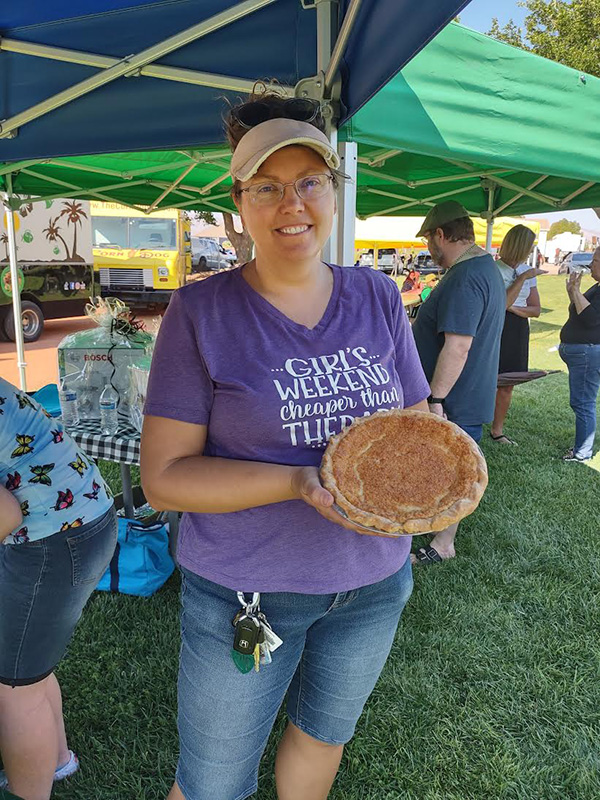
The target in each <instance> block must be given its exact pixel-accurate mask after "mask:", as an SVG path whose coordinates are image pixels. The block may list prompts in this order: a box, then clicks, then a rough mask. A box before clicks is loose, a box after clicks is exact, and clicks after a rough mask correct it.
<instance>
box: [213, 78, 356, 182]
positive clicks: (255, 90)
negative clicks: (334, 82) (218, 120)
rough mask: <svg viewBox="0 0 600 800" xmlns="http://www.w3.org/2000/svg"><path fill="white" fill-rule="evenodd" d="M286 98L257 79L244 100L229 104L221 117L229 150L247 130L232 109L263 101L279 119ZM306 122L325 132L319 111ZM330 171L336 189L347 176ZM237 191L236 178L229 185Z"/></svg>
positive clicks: (282, 91) (336, 171)
mask: <svg viewBox="0 0 600 800" xmlns="http://www.w3.org/2000/svg"><path fill="white" fill-rule="evenodd" d="M288 99H289V95H287V94H286V93H285V91H284V90H283V89H281V90H278V89H277V88H273V82H271V84H270V85H269V86H267V84H266V83H264V82H263V81H257V82H256V83H255V84H254V86H253V87H252V92H251V93H250V94H249V95H248V97H247V98H246V99H245V100H243V99H242V98H240V102H239V103H238V104H237V105H236V106H230V107H229V110H228V111H227V113H226V114H225V115H224V117H223V123H224V125H225V135H226V136H227V141H228V142H229V146H230V147H231V152H233V151H234V150H235V148H236V147H237V146H238V144H239V143H240V141H241V140H242V139H243V137H244V136H245V134H247V133H248V130H249V129H248V128H244V126H243V125H240V123H239V122H238V121H237V119H236V117H235V114H234V113H232V112H233V110H234V109H236V108H239V107H240V106H242V105H249V104H251V103H264V104H265V105H268V106H269V107H270V108H271V119H279V118H281V117H284V116H285V114H284V110H283V104H284V103H285V101H286V100H288ZM308 124H309V125H312V126H313V127H315V128H317V130H320V131H321V133H325V120H324V119H323V115H322V114H321V113H320V112H319V113H318V114H317V116H316V117H315V119H314V120H312V121H311V122H309V123H308ZM331 173H332V175H333V186H334V188H335V189H337V188H338V186H339V183H340V179H344V178H346V177H347V176H346V175H344V174H343V173H342V172H339V171H338V170H335V169H331ZM239 193H240V182H239V181H238V180H237V179H234V181H233V186H232V187H231V194H232V195H239Z"/></svg>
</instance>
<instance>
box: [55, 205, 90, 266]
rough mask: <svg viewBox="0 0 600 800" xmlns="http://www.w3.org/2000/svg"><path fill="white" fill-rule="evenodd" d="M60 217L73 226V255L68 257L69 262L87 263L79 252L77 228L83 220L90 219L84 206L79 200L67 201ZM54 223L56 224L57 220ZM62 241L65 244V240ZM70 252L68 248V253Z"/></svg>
mask: <svg viewBox="0 0 600 800" xmlns="http://www.w3.org/2000/svg"><path fill="white" fill-rule="evenodd" d="M59 216H61V217H66V218H67V224H68V225H72V226H73V249H72V251H71V255H70V256H68V259H69V261H85V258H82V257H81V256H80V255H79V253H78V252H77V226H78V225H81V221H82V219H87V218H88V216H87V214H86V213H85V211H84V210H83V204H82V203H78V202H77V200H72V201H65V202H64V203H63V210H62V211H61V212H60V214H59ZM57 219H58V217H57ZM54 221H55V222H56V220H54ZM59 238H60V237H59ZM62 241H63V242H64V240H62ZM68 252H69V251H68V248H67V253H68Z"/></svg>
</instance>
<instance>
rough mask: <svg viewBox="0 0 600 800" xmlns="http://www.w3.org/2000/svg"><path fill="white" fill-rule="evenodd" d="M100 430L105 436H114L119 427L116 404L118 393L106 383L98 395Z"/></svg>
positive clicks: (117, 403)
mask: <svg viewBox="0 0 600 800" xmlns="http://www.w3.org/2000/svg"><path fill="white" fill-rule="evenodd" d="M99 404H100V430H101V431H102V433H103V434H104V435H105V436H114V435H115V433H116V432H117V430H118V428H119V415H118V413H117V406H118V405H119V395H118V394H117V392H116V391H115V389H113V387H112V386H111V385H110V383H107V384H106V386H105V387H104V389H103V390H102V394H101V395H100V400H99Z"/></svg>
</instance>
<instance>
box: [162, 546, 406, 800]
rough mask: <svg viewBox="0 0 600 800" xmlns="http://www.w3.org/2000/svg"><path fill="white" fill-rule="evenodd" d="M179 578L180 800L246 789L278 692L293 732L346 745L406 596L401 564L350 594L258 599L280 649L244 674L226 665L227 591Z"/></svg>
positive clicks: (233, 797)
mask: <svg viewBox="0 0 600 800" xmlns="http://www.w3.org/2000/svg"><path fill="white" fill-rule="evenodd" d="M181 572H182V593H181V603H182V613H181V633H182V643H181V660H180V669H179V684H178V705H179V710H178V728H179V740H180V756H179V765H178V768H177V783H178V785H179V787H180V789H181V791H182V792H183V796H184V797H185V799H186V800H242V798H246V797H249V796H250V795H251V794H253V793H254V792H255V791H256V788H257V779H258V767H259V762H260V759H261V756H262V754H263V751H264V748H265V746H266V744H267V739H268V737H269V733H270V732H271V728H272V726H273V723H274V721H275V717H276V716H277V712H278V710H279V707H280V706H281V704H282V702H283V699H284V697H285V696H286V694H287V706H286V710H287V714H288V716H289V718H290V719H291V721H292V722H293V723H294V725H296V726H297V727H298V728H300V729H301V730H302V731H304V732H305V733H307V734H309V735H310V736H312V737H313V738H315V739H318V740H320V741H322V742H327V743H329V744H334V745H339V744H343V743H345V742H347V741H348V740H349V739H351V738H352V735H353V734H354V729H355V727H356V723H357V721H358V718H359V717H360V715H361V713H362V710H363V707H364V705H365V703H366V701H367V699H368V697H369V695H370V694H371V692H372V691H373V688H374V686H375V684H376V682H377V679H378V678H379V675H380V673H381V670H382V669H383V666H384V664H385V661H386V659H387V657H388V654H389V652H390V649H391V646H392V642H393V640H394V635H395V633H396V628H397V626H398V621H399V619H400V615H401V613H402V610H403V608H404V606H405V604H406V602H407V600H408V598H409V597H410V594H411V591H412V585H413V581H412V572H411V565H410V559H407V560H406V562H405V563H404V566H403V567H402V568H401V569H400V570H399V571H398V572H396V573H395V574H394V575H391V576H390V577H389V578H386V579H385V580H382V581H379V582H378V583H374V584H371V585H370V586H363V587H361V588H360V589H355V590H353V591H348V592H340V593H339V594H325V595H307V594H295V593H291V592H267V593H264V594H262V595H261V601H260V607H261V610H262V611H263V612H264V613H265V615H266V617H267V620H268V622H269V623H270V624H271V626H272V628H273V630H274V631H275V633H276V634H277V635H278V636H279V637H280V638H281V639H283V644H282V645H281V646H280V647H279V648H278V649H277V650H276V651H275V652H274V653H273V654H272V659H273V661H272V663H271V664H269V665H263V666H261V668H260V672H258V673H256V672H254V671H252V672H250V673H247V674H245V675H244V674H242V673H241V672H239V671H238V670H237V668H236V666H235V665H234V663H233V661H232V659H231V649H232V644H233V635H234V629H233V627H232V625H231V621H232V619H233V617H234V615H235V614H236V612H237V611H239V609H240V604H239V602H238V599H237V595H236V592H234V591H232V590H231V589H226V588H225V587H222V586H219V585H217V584H215V583H212V582H211V581H208V580H205V579H204V578H201V577H199V576H198V575H195V574H194V573H192V572H190V571H189V570H187V569H184V568H181ZM246 597H247V598H248V599H249V598H250V595H246Z"/></svg>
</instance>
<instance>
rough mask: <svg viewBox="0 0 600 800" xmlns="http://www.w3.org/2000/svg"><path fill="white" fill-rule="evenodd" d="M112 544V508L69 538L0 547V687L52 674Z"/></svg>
mask: <svg viewBox="0 0 600 800" xmlns="http://www.w3.org/2000/svg"><path fill="white" fill-rule="evenodd" d="M116 541H117V518H116V514H115V510H114V508H110V509H109V510H108V511H107V512H106V514H104V515H103V516H102V517H99V518H98V519H96V520H93V521H92V522H88V523H86V524H85V525H82V526H81V527H80V528H75V529H72V532H71V533H69V534H65V533H55V534H53V535H52V536H47V537H46V538H44V539H39V540H36V541H33V542H27V543H26V544H8V545H0V683H4V684H6V685H8V686H13V687H14V686H27V685H29V684H32V683H37V682H39V681H41V680H43V679H44V678H46V677H47V676H48V675H49V674H50V673H51V672H53V670H54V668H55V667H56V665H57V664H58V662H59V661H60V660H61V658H62V657H63V655H64V653H65V650H66V649H67V645H68V644H69V641H70V640H71V636H72V635H73V631H74V630H75V625H76V624H77V622H78V620H79V617H80V616H81V612H82V610H83V607H84V606H85V604H86V602H87V600H88V598H89V596H90V595H91V593H92V592H93V590H94V589H95V588H96V585H97V583H98V581H99V580H100V577H101V576H102V574H103V573H104V570H105V569H106V567H107V566H108V564H109V562H110V559H111V558H112V555H113V553H114V549H115V544H116Z"/></svg>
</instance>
